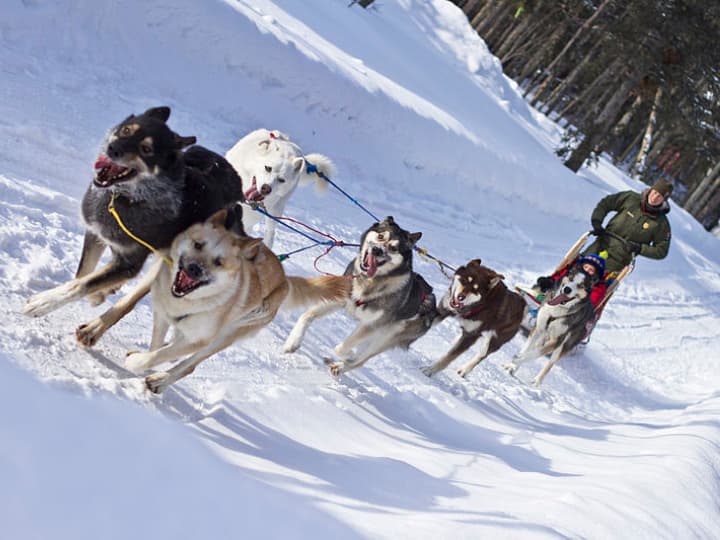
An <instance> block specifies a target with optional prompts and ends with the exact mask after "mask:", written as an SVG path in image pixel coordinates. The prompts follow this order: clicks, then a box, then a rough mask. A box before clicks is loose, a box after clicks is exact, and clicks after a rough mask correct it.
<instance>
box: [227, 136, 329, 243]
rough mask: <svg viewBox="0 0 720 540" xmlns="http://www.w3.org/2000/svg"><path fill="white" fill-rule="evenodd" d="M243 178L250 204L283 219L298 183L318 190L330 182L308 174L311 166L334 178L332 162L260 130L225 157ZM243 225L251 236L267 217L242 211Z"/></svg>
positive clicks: (270, 235) (270, 229) (268, 232)
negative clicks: (257, 225)
mask: <svg viewBox="0 0 720 540" xmlns="http://www.w3.org/2000/svg"><path fill="white" fill-rule="evenodd" d="M225 157H226V158H227V160H228V161H229V162H230V164H231V165H232V166H233V167H234V168H235V170H236V171H237V172H238V174H239V175H240V178H242V189H243V193H244V194H245V199H246V200H247V202H248V203H260V202H262V203H263V205H264V206H265V209H266V210H267V212H268V213H269V214H271V215H273V216H280V215H282V213H283V210H284V209H285V205H286V204H287V201H288V199H289V198H290V195H292V192H293V191H295V188H296V187H297V186H298V183H301V182H302V183H309V182H311V181H312V180H316V186H317V188H318V189H319V190H324V189H326V188H327V182H326V181H325V180H324V179H323V178H322V177H321V176H320V174H317V173H315V172H312V173H309V172H308V166H307V165H308V163H310V164H312V165H314V166H315V167H317V171H318V173H322V174H324V175H325V176H327V177H328V178H331V177H332V176H333V175H334V174H335V167H334V165H333V163H332V161H330V158H328V157H326V156H324V155H322V154H308V155H306V156H304V155H303V153H302V151H301V150H300V147H298V145H297V144H295V143H294V142H292V141H291V140H290V138H289V137H288V136H287V135H285V134H284V133H281V132H279V131H277V130H273V131H268V130H267V129H257V130H255V131H253V132H252V133H248V134H247V135H245V136H244V137H243V138H242V139H240V140H239V141H238V142H237V143H236V144H235V146H233V147H232V148H231V149H230V150H229V151H228V152H227V154H226V155H225ZM243 210H244V212H243V225H244V226H245V230H246V231H248V233H251V230H252V227H253V226H254V225H255V224H256V223H258V222H259V221H260V220H261V219H262V218H263V217H264V216H263V214H261V213H260V212H258V211H256V210H253V209H252V208H251V207H250V206H249V205H247V204H246V205H245V208H244V209H243ZM275 225H276V222H275V221H274V220H271V219H268V220H267V223H266V226H265V237H264V239H263V240H264V242H265V245H266V246H268V247H269V248H272V245H273V239H274V237H275Z"/></svg>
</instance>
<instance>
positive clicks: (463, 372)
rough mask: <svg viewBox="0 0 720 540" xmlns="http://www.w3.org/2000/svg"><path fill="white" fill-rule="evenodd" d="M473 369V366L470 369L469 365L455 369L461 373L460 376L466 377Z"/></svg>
mask: <svg viewBox="0 0 720 540" xmlns="http://www.w3.org/2000/svg"><path fill="white" fill-rule="evenodd" d="M471 371H472V368H469V369H468V367H467V366H463V367H461V368H458V369H457V370H455V373H457V374H458V375H460V376H461V377H462V378H463V379H464V378H465V377H466V376H467V374H468V373H470V372H471Z"/></svg>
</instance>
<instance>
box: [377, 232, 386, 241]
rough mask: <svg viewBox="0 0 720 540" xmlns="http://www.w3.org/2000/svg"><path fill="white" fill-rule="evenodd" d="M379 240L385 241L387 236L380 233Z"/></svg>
mask: <svg viewBox="0 0 720 540" xmlns="http://www.w3.org/2000/svg"><path fill="white" fill-rule="evenodd" d="M377 239H378V240H384V239H385V236H384V235H383V234H382V233H379V234H378V235H377Z"/></svg>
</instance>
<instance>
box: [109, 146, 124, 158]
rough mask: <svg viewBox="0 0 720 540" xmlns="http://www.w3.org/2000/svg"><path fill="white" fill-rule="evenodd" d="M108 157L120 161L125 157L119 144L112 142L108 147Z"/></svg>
mask: <svg viewBox="0 0 720 540" xmlns="http://www.w3.org/2000/svg"><path fill="white" fill-rule="evenodd" d="M107 155H108V157H109V158H110V159H113V160H114V159H120V158H121V157H122V155H123V151H122V149H121V148H120V145H119V144H117V142H111V143H110V144H109V145H108V147H107Z"/></svg>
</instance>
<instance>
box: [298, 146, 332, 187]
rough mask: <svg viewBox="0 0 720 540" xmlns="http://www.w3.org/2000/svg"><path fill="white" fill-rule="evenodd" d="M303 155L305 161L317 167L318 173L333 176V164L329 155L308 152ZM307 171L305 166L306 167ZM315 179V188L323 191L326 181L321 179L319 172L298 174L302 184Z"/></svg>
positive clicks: (326, 184)
mask: <svg viewBox="0 0 720 540" xmlns="http://www.w3.org/2000/svg"><path fill="white" fill-rule="evenodd" d="M304 157H305V163H306V164H307V163H312V164H313V165H315V167H317V170H318V173H322V174H323V175H325V176H327V177H328V178H332V177H333V176H335V165H334V164H333V162H332V161H331V160H330V158H329V157H327V156H324V155H322V154H308V155H306V156H304ZM306 171H307V168H306ZM313 180H315V189H316V190H317V191H319V192H321V193H322V192H324V191H326V190H327V188H328V183H327V182H326V181H325V180H324V179H323V177H322V176H321V175H320V174H316V173H308V172H304V173H303V174H302V175H300V182H301V183H302V184H308V183H310V182H312V181H313Z"/></svg>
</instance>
